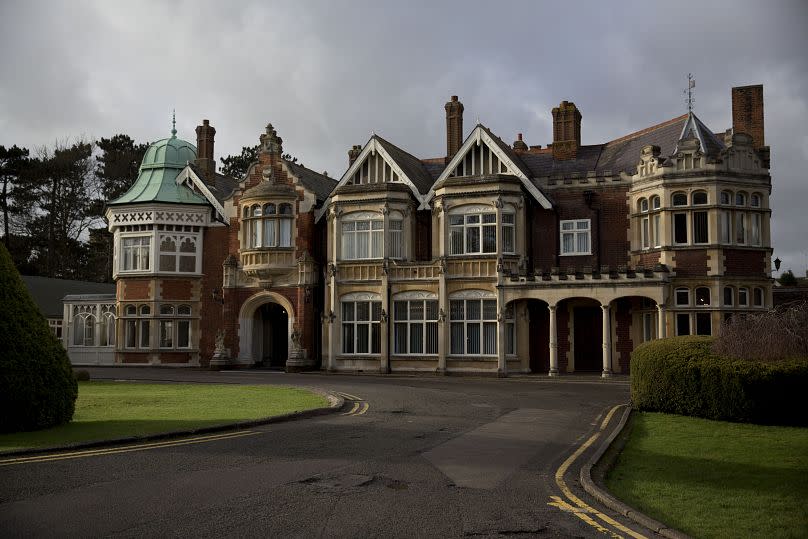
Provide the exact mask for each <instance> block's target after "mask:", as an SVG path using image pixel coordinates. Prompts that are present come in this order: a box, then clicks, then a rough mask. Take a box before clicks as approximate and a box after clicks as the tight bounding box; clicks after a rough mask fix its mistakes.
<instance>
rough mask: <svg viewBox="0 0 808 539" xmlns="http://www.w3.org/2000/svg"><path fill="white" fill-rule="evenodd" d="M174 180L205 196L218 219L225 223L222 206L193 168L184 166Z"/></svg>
mask: <svg viewBox="0 0 808 539" xmlns="http://www.w3.org/2000/svg"><path fill="white" fill-rule="evenodd" d="M176 181H177V185H182V186H183V187H186V188H187V189H190V190H191V191H193V192H195V193H198V194H200V195H202V196H203V197H205V199H206V200H207V201H208V202H209V203H210V205H211V206H213V207H214V209H215V210H216V213H217V214H218V218H219V221H221V222H223V223H227V219H226V218H225V215H224V207H223V206H222V205H221V204H220V203H219V201H218V200H216V197H215V196H213V193H211V192H210V189H208V186H207V185H206V184H205V182H203V181H202V179H201V178H200V177H199V176H197V175H196V172H194V169H193V168H192V167H191V166H190V165H189V166H186V167H185V168H184V169H182V171H181V172H180V173H179V174H177V180H176Z"/></svg>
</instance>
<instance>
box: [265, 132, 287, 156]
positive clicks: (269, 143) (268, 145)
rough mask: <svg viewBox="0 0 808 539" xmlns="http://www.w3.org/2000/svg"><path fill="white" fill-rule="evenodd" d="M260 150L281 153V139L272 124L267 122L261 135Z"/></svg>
mask: <svg viewBox="0 0 808 539" xmlns="http://www.w3.org/2000/svg"><path fill="white" fill-rule="evenodd" d="M260 141H261V151H263V152H269V153H275V154H278V155H280V154H282V153H283V139H281V137H279V136H278V133H277V132H276V131H275V128H274V127H272V124H267V127H266V133H264V134H263V135H261V138H260Z"/></svg>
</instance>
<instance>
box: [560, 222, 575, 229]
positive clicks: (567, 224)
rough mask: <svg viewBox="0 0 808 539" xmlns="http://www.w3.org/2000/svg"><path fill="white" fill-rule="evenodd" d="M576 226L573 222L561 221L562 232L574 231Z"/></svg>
mask: <svg viewBox="0 0 808 539" xmlns="http://www.w3.org/2000/svg"><path fill="white" fill-rule="evenodd" d="M574 225H575V223H573V222H572V221H561V230H572V229H573V226H574Z"/></svg>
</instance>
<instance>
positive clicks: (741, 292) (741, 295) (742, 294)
mask: <svg viewBox="0 0 808 539" xmlns="http://www.w3.org/2000/svg"><path fill="white" fill-rule="evenodd" d="M738 305H743V306H746V305H749V290H748V289H746V288H739V289H738Z"/></svg>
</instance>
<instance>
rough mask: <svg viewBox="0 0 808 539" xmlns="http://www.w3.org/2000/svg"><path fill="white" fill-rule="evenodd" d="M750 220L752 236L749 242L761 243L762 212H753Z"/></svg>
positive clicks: (752, 243)
mask: <svg viewBox="0 0 808 539" xmlns="http://www.w3.org/2000/svg"><path fill="white" fill-rule="evenodd" d="M749 221H750V225H751V226H750V230H749V233H750V236H751V237H750V238H749V243H750V244H751V245H760V214H759V213H753V214H750V215H749Z"/></svg>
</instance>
